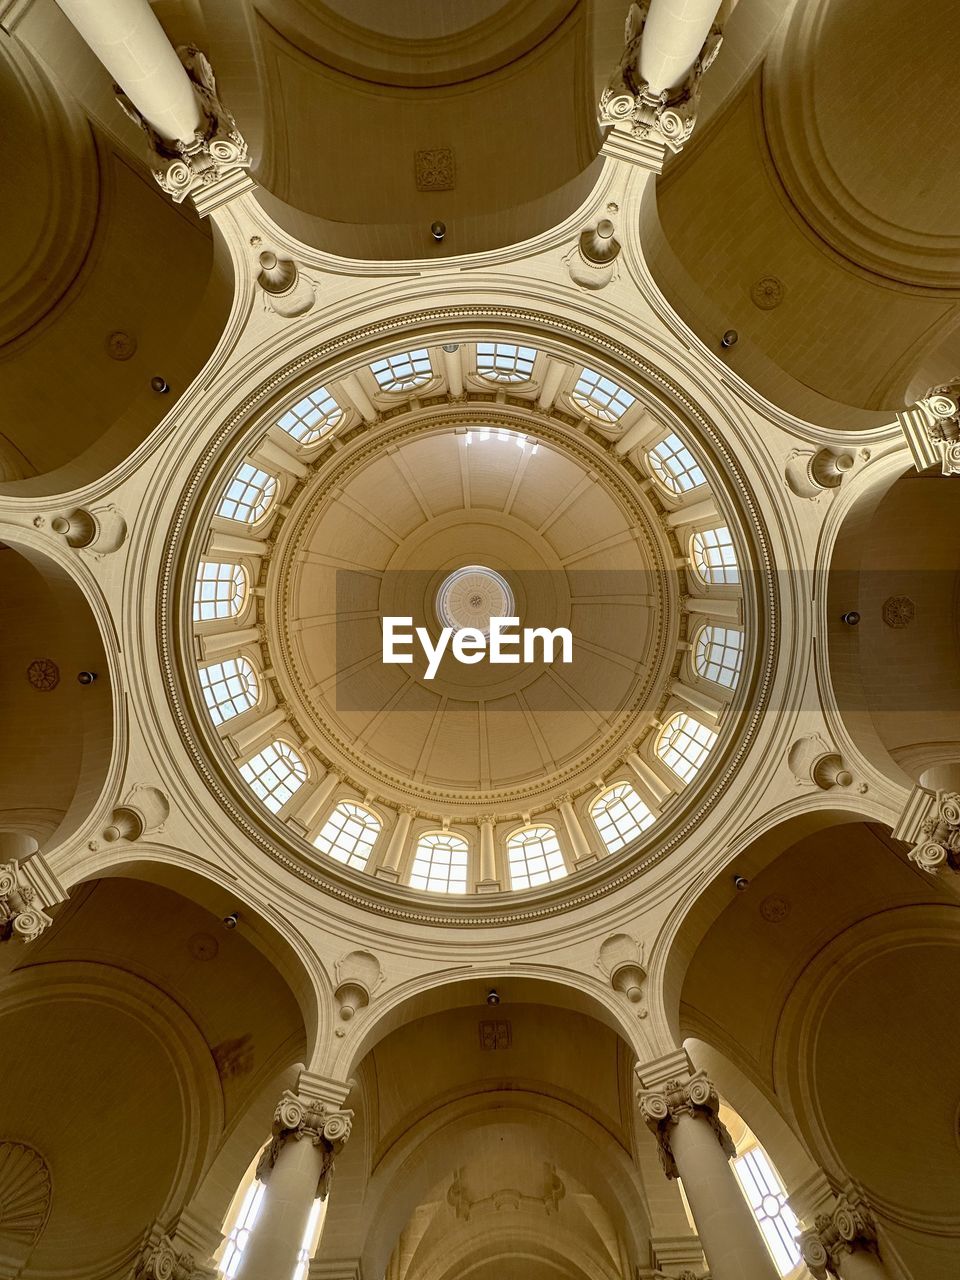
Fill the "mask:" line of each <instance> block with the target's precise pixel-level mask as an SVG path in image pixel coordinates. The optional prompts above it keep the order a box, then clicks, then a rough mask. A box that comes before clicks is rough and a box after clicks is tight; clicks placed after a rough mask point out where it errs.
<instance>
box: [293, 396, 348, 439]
mask: <svg viewBox="0 0 960 1280" xmlns="http://www.w3.org/2000/svg"><path fill="white" fill-rule="evenodd" d="M342 421H343V410H342V409H341V408H340V406H339V405H338V404H337V402H336V400H334V398H333V396H332V395H331V394H330V392H329V391H328V390H327V388H326V387H317V388H316V390H315V391H308V392H307V394H306V395H305V396H304V397H303V399H302V400H298V401H297V403H296V404H295V405H294V406H293V408H292V409H288V410H287V412H286V413H285V414H284V415H283V416H282V417H281V418H279V419H278V421H277V426H278V427H280V428H281V430H283V431H286V432H287V434H288V435H291V436H293V438H294V440H297V441H299V443H300V444H313V443H314V442H315V441H317V440H319V439H320V437H321V436H322V435H326V433H327V432H328V431H330V430H332V429H333V428H334V427H335V426H336V425H337V424H338V423H340V422H342Z"/></svg>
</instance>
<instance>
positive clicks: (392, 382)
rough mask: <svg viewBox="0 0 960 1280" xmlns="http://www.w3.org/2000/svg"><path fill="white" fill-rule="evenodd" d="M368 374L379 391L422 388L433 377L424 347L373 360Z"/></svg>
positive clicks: (428, 356) (428, 357)
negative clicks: (370, 374)
mask: <svg viewBox="0 0 960 1280" xmlns="http://www.w3.org/2000/svg"><path fill="white" fill-rule="evenodd" d="M370 372H371V373H372V374H373V376H374V377H375V378H376V380H377V382H378V384H379V386H380V390H381V391H412V390H413V389H414V387H422V386H423V384H424V383H425V382H429V381H430V379H431V378H432V377H433V368H432V366H431V364H430V355H429V352H428V351H427V349H426V347H420V348H419V349H418V350H416V351H401V352H398V354H397V355H395V356H387V357H386V359H384V360H374V362H373V364H372V365H371V366H370Z"/></svg>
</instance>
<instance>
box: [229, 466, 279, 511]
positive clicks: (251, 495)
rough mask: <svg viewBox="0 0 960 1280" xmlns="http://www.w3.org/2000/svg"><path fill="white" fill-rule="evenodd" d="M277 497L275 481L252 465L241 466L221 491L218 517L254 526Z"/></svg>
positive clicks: (268, 474) (267, 473)
mask: <svg viewBox="0 0 960 1280" xmlns="http://www.w3.org/2000/svg"><path fill="white" fill-rule="evenodd" d="M276 495H277V477H276V476H272V475H270V473H269V472H268V471H261V470H260V468H259V467H255V466H254V465H253V463H252V462H242V463H241V464H240V466H239V467H238V468H237V471H236V474H235V475H234V477H233V479H232V480H231V481H230V482H229V484H228V485H227V487H226V489H224V491H223V496H222V497H221V499H220V504H219V506H218V507H217V515H218V516H223V517H224V518H225V519H226V520H239V521H240V522H241V523H242V524H256V522H257V521H258V520H259V519H260V518H261V516H264V515H266V513H267V510H268V509H269V507H270V504H271V502H273V500H274V498H275V497H276Z"/></svg>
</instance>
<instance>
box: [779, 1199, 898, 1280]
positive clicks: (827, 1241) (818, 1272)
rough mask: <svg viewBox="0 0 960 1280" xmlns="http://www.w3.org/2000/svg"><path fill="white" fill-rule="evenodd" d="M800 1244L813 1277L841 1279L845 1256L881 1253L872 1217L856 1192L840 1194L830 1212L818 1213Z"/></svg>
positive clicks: (822, 1279)
mask: <svg viewBox="0 0 960 1280" xmlns="http://www.w3.org/2000/svg"><path fill="white" fill-rule="evenodd" d="M798 1243H799V1245H800V1252H801V1254H802V1255H803V1261H804V1262H805V1263H806V1265H807V1267H808V1268H809V1271H810V1274H811V1275H812V1276H813V1277H814V1280H828V1277H832V1278H833V1280H842V1276H843V1259H844V1258H845V1257H847V1256H849V1255H850V1254H852V1253H856V1252H859V1251H861V1250H863V1251H866V1252H869V1253H873V1254H875V1255H878V1254H879V1250H878V1248H877V1233H876V1229H875V1227H874V1222H873V1218H872V1216H871V1214H870V1211H869V1209H868V1208H867V1206H866V1205H865V1204H864V1203H863V1201H862V1200H860V1199H859V1197H857V1196H856V1194H855V1193H846V1194H844V1195H841V1196H840V1197H839V1198H838V1202H837V1206H836V1208H835V1209H834V1210H833V1211H832V1212H831V1213H818V1214H817V1216H816V1219H815V1224H814V1226H813V1227H811V1228H809V1229H808V1230H807V1231H804V1232H802V1234H801V1235H800V1237H799V1240H798Z"/></svg>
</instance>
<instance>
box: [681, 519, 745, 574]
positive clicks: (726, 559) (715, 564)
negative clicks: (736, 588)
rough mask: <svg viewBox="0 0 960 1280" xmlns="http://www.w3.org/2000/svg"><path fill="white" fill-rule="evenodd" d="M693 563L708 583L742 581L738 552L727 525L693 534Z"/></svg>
mask: <svg viewBox="0 0 960 1280" xmlns="http://www.w3.org/2000/svg"><path fill="white" fill-rule="evenodd" d="M691 549H692V553H693V565H694V568H695V569H696V571H697V573H698V574H699V575H700V577H701V578H702V579H703V581H704V582H706V583H708V584H711V585H713V584H723V583H730V582H739V581H740V566H739V565H738V564H737V553H736V551H735V549H734V546H733V539H732V538H731V537H730V530H729V529H728V528H727V526H726V525H719V526H718V527H717V528H716V529H701V530H699V531H698V532H697V533H695V534H694V535H693V543H692V548H691Z"/></svg>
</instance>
